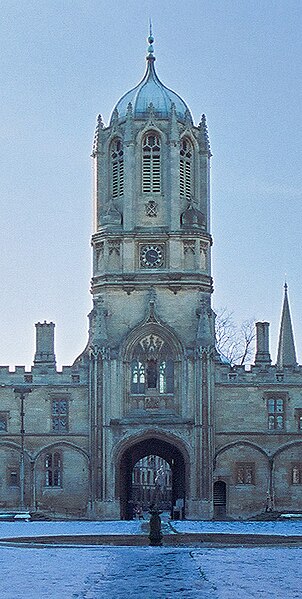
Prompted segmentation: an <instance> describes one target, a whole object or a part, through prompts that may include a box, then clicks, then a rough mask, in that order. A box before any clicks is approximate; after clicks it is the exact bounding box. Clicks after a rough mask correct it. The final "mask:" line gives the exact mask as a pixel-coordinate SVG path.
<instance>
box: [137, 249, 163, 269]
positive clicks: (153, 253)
mask: <svg viewBox="0 0 302 599" xmlns="http://www.w3.org/2000/svg"><path fill="white" fill-rule="evenodd" d="M140 259H141V265H142V266H145V267H147V268H158V267H159V266H162V265H163V262H164V252H163V248H162V247H161V246H160V245H144V246H143V247H142V248H141V252H140Z"/></svg>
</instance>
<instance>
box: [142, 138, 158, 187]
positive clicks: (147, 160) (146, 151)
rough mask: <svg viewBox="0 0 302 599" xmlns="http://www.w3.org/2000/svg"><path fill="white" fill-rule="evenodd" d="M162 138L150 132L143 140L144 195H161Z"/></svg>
mask: <svg viewBox="0 0 302 599" xmlns="http://www.w3.org/2000/svg"><path fill="white" fill-rule="evenodd" d="M160 146H161V143H160V137H159V135H158V134H157V133H155V132H154V131H148V133H146V135H145V136H144V138H143V144H142V150H143V163H142V190H143V193H160V191H161V173H160V171H161V169H160Z"/></svg>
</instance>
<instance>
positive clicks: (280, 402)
mask: <svg viewBox="0 0 302 599" xmlns="http://www.w3.org/2000/svg"><path fill="white" fill-rule="evenodd" d="M267 411H268V430H269V431H275V430H283V429H284V399H281V398H273V397H272V398H269V399H268V400H267Z"/></svg>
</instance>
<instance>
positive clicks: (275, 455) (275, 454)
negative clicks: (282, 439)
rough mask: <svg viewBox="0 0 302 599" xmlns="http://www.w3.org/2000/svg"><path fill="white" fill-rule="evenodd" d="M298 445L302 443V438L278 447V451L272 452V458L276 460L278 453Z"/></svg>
mask: <svg viewBox="0 0 302 599" xmlns="http://www.w3.org/2000/svg"><path fill="white" fill-rule="evenodd" d="M297 445H302V440H297V441H290V442H289V443H286V444H285V445H282V446H281V447H278V449H276V451H275V452H274V453H273V454H272V459H273V460H275V458H276V457H277V456H278V455H280V454H281V453H283V452H285V451H287V450H288V449H291V448H292V447H295V446H297Z"/></svg>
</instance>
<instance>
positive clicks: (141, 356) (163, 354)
mask: <svg viewBox="0 0 302 599" xmlns="http://www.w3.org/2000/svg"><path fill="white" fill-rule="evenodd" d="M154 390H156V391H157V392H158V393H159V394H165V393H173V392H174V360H173V356H172V355H171V351H170V350H169V348H168V347H167V346H166V345H165V344H163V342H162V340H160V339H159V338H158V337H156V336H154V335H150V336H148V337H147V338H146V339H143V340H142V341H141V343H140V344H139V345H138V346H137V347H136V349H135V351H134V355H133V359H132V362H131V393H134V394H144V393H148V391H151V392H152V391H154Z"/></svg>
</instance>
